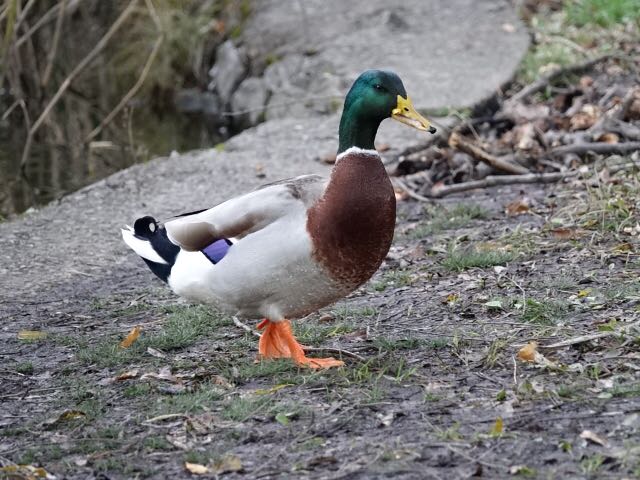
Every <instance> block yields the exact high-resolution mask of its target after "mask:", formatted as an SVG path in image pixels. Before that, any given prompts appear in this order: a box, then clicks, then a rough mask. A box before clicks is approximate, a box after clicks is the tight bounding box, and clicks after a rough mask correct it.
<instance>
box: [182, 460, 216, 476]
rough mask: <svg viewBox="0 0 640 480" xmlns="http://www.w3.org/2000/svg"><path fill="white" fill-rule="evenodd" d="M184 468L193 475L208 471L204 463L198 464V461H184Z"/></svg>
mask: <svg viewBox="0 0 640 480" xmlns="http://www.w3.org/2000/svg"><path fill="white" fill-rule="evenodd" d="M184 468H186V469H187V470H188V471H189V473H193V474H194V475H204V474H206V473H209V471H210V470H209V467H205V466H204V465H200V464H198V463H189V462H184Z"/></svg>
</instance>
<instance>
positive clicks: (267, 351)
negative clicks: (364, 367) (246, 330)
mask: <svg viewBox="0 0 640 480" xmlns="http://www.w3.org/2000/svg"><path fill="white" fill-rule="evenodd" d="M258 329H259V330H264V331H263V332H262V336H261V337H260V342H259V344H258V352H259V354H260V358H291V359H292V360H293V361H294V362H295V363H296V364H298V365H300V366H303V367H308V368H312V369H320V368H331V367H342V366H343V365H344V362H343V361H341V360H336V359H335V358H309V357H307V356H306V355H305V354H304V350H303V348H302V346H301V345H300V344H299V343H298V341H297V340H296V339H295V337H294V336H293V333H292V331H291V323H290V322H289V320H283V321H281V322H272V321H270V320H267V319H264V320H263V321H262V322H260V323H259V324H258Z"/></svg>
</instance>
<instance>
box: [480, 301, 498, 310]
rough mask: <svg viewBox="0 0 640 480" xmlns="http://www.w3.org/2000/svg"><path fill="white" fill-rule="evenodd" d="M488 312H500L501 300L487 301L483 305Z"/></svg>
mask: <svg viewBox="0 0 640 480" xmlns="http://www.w3.org/2000/svg"><path fill="white" fill-rule="evenodd" d="M484 306H485V307H487V308H488V309H489V310H500V309H502V301H501V300H489V301H488V302H486V303H485V304H484Z"/></svg>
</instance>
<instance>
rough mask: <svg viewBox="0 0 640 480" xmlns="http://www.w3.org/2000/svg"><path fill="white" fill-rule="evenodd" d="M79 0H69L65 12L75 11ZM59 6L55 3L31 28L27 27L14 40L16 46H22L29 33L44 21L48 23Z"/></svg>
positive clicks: (34, 30) (29, 35)
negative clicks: (24, 31) (20, 35)
mask: <svg viewBox="0 0 640 480" xmlns="http://www.w3.org/2000/svg"><path fill="white" fill-rule="evenodd" d="M81 1H83V0H71V1H70V2H69V6H68V8H67V12H68V13H67V14H70V13H71V12H73V11H75V9H76V8H77V6H78V5H79V4H80V2H81ZM59 8H60V4H59V3H56V4H55V5H54V6H53V7H51V8H50V9H49V10H48V11H47V12H46V13H45V14H44V15H42V16H41V17H40V19H39V20H38V21H37V22H36V23H35V24H34V25H33V26H32V27H31V28H29V29H28V30H27V31H26V33H25V34H24V35H23V36H22V37H20V38H19V39H18V40H16V44H15V46H16V48H20V46H22V44H23V43H24V42H26V41H27V40H29V38H30V37H31V35H33V34H34V33H35V32H36V31H37V30H38V29H39V28H40V27H42V26H43V25H44V24H45V23H48V22H50V21H51V20H53V19H54V18H55V16H56V13H58V9H59Z"/></svg>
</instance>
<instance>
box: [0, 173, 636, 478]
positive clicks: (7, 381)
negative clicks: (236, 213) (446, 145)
mask: <svg viewBox="0 0 640 480" xmlns="http://www.w3.org/2000/svg"><path fill="white" fill-rule="evenodd" d="M627 175H628V174H627ZM639 185H640V183H638V178H637V176H634V175H631V176H628V177H621V178H617V177H615V178H614V179H613V180H611V181H610V182H609V183H607V184H602V185H600V186H598V187H589V186H585V184H584V183H581V182H575V183H572V184H565V185H552V186H547V187H536V186H527V187H526V188H525V189H522V190H520V189H517V188H514V187H503V188H501V189H488V190H487V191H485V192H484V193H482V194H479V195H473V196H471V195H470V196H466V197H457V198H456V197H450V198H447V199H446V200H438V201H434V202H433V203H431V204H424V203H418V202H415V201H402V202H400V203H399V209H398V226H397V235H396V240H395V242H394V246H393V248H392V251H391V252H390V254H389V257H388V258H387V261H386V262H385V264H384V266H383V268H382V269H381V270H380V271H379V272H378V273H377V274H376V276H375V277H374V278H373V279H372V281H370V282H369V283H368V284H367V285H365V286H364V287H363V288H361V289H360V290H358V291H357V292H356V293H355V294H353V295H352V296H351V297H350V298H348V299H345V300H344V301H342V302H340V303H339V304H338V305H335V306H333V307H332V308H329V309H325V310H324V311H321V312H318V313H317V314H314V315H312V316H311V317H309V318H307V319H305V320H303V321H301V322H297V323H296V325H295V327H296V333H297V335H298V336H299V338H300V339H301V341H303V342H304V343H306V344H308V345H312V346H314V347H325V348H338V349H343V350H346V351H348V352H352V353H354V354H357V355H358V356H360V357H362V358H363V360H362V361H360V360H356V359H354V358H351V357H347V356H345V357H344V360H345V361H346V363H347V365H346V367H344V368H341V369H333V370H329V371H321V372H312V371H309V370H304V369H298V368H296V367H294V366H292V365H291V364H290V363H288V362H287V361H271V362H262V363H255V362H254V358H255V354H256V346H257V345H256V344H257V339H256V338H255V337H254V336H253V335H252V334H250V333H247V332H245V331H244V330H242V329H240V328H238V327H237V326H235V325H234V324H233V323H232V322H231V321H230V320H229V319H228V318H225V317H222V316H220V315H218V314H216V313H215V312H213V311H211V310H209V309H206V308H204V307H192V306H188V305H186V304H183V303H181V302H180V301H179V300H177V299H176V298H175V297H174V296H173V295H172V294H171V293H170V292H169V291H168V289H167V288H166V287H165V286H164V285H163V284H161V283H160V282H159V281H157V279H155V278H152V274H151V273H150V272H149V271H148V270H147V269H146V267H145V266H144V265H143V263H142V262H141V261H140V262H131V263H127V264H120V265H117V266H115V267H114V268H113V272H112V275H110V282H109V283H108V284H106V283H105V282H104V279H103V278H99V277H96V276H93V275H92V276H87V277H86V279H85V281H84V282H82V285H81V286H79V285H78V283H77V282H69V283H68V284H62V285H59V286H55V287H52V288H51V289H50V290H46V291H43V292H41V293H40V294H39V295H34V296H33V297H32V298H30V299H28V300H27V299H22V300H16V301H15V302H13V303H5V305H4V307H5V308H4V309H3V310H4V312H3V319H2V320H3V324H4V325H8V323H9V322H11V330H12V331H18V330H28V331H34V330H35V331H38V330H41V331H44V332H46V337H44V338H40V339H26V340H21V339H19V338H18V337H17V336H15V335H11V336H8V335H6V336H5V338H7V341H5V342H4V343H3V344H2V345H0V355H1V357H0V358H2V367H1V370H0V382H1V387H0V392H1V393H0V401H1V402H2V409H1V411H2V413H1V414H0V457H1V458H2V459H4V461H6V462H8V461H10V462H14V463H16V464H21V465H36V466H41V467H44V468H45V469H46V471H47V472H49V473H50V474H53V475H55V476H56V477H57V478H70V479H71V478H103V479H104V478H114V479H116V478H146V477H153V478H188V477H191V476H193V474H191V473H189V472H188V471H187V470H186V468H185V462H189V463H193V464H198V465H205V466H207V468H208V469H209V473H207V474H206V475H209V476H216V475H224V476H225V478H229V479H232V478H362V479H365V478H366V479H372V478H390V477H393V478H407V479H409V478H436V479H438V478H469V477H480V478H505V477H507V476H510V475H520V476H524V477H530V478H634V477H637V476H638V474H639V473H640V463H639V461H640V460H639V455H640V444H638V440H637V439H638V438H639V437H638V433H639V429H640V415H639V413H638V412H639V411H640V399H639V394H640V382H638V368H639V367H638V356H639V354H638V343H637V342H638V331H637V330H633V329H632V328H630V329H629V330H625V327H628V326H629V325H633V324H634V323H635V322H637V321H638V300H639V299H640V285H639V284H638V281H637V278H638V267H639V266H638V257H637V253H636V252H637V249H638V239H637V233H638V229H639V227H637V224H636V223H635V220H633V218H631V219H629V217H628V216H627V217H623V216H620V215H619V211H618V210H616V209H615V208H613V209H612V208H610V207H607V206H610V205H613V204H617V205H626V207H627V208H628V209H631V210H632V211H634V209H635V208H636V207H637V203H636V198H637V191H638V186H639ZM525 199H526V202H525ZM514 201H515V202H524V203H526V204H527V205H528V206H527V208H521V209H519V211H518V213H519V215H516V216H510V215H507V214H506V213H505V207H506V206H507V205H508V204H510V203H513V202H514ZM600 207H602V208H600ZM599 209H600V210H599ZM589 212H599V213H597V215H596V216H593V214H592V213H589ZM512 213H513V212H512ZM473 252H476V253H477V252H481V253H483V252H484V253H487V252H493V253H494V254H497V255H494V256H491V255H489V259H488V260H487V257H486V256H485V257H483V256H482V255H480V256H479V257H478V256H477V255H476V256H475V257H473V255H472V253H473ZM471 257H473V258H471ZM469 258H471V260H469ZM465 262H466V263H465ZM483 262H484V266H472V265H473V264H483ZM456 268H460V269H462V270H456ZM135 326H140V327H141V331H142V333H141V335H140V337H139V338H138V339H137V341H136V342H134V343H133V345H132V346H131V347H129V348H127V349H122V348H120V347H119V343H120V341H121V340H122V339H123V338H124V337H125V336H126V335H127V332H129V331H130V330H131V329H132V328H133V327H135ZM8 328H9V327H8V326H7V327H4V330H5V332H7V330H8ZM626 331H628V334H624V332H626ZM602 332H611V333H612V335H611V336H608V337H603V338H598V339H595V340H591V341H577V342H576V343H575V344H573V345H570V346H567V347H560V348H553V349H545V348H543V347H544V346H545V345H551V344H554V343H557V342H560V341H563V340H566V339H576V338H577V337H580V336H582V335H590V334H597V333H602ZM22 334H23V336H24V335H26V336H27V337H29V334H28V333H24V332H23V333H22ZM531 340H535V341H537V342H538V343H539V344H540V347H539V348H538V350H539V352H540V353H542V354H543V356H544V358H545V359H546V360H545V361H541V360H540V359H538V360H539V361H538V362H531V363H529V362H525V361H523V360H520V359H518V358H517V355H518V352H519V350H520V349H521V348H522V347H523V346H525V345H526V344H527V343H528V342H529V341H531ZM578 340H579V339H578ZM149 347H151V348H152V349H151V350H148V348H149ZM154 349H155V350H154ZM314 354H319V353H316V352H314ZM154 355H155V356H154ZM145 374H146V376H145ZM119 376H120V379H118V377H119ZM0 475H1V474H0ZM5 475H8V476H9V474H8V473H5ZM20 478H22V477H20Z"/></svg>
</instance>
